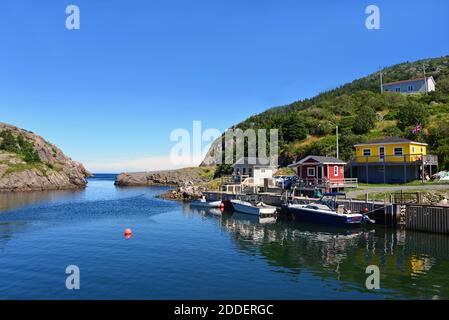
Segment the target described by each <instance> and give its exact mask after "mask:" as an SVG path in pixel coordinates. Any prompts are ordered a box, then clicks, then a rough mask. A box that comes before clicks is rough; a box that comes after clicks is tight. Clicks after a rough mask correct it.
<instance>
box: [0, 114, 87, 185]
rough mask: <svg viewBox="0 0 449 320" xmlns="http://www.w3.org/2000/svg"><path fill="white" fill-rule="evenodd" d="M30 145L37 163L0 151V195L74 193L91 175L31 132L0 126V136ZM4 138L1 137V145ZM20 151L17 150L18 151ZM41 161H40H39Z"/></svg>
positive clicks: (21, 155)
mask: <svg viewBox="0 0 449 320" xmlns="http://www.w3.org/2000/svg"><path fill="white" fill-rule="evenodd" d="M4 131H7V132H9V133H11V134H12V136H14V138H18V137H19V136H20V137H22V138H23V139H24V140H25V141H26V143H31V146H32V148H33V149H34V151H33V152H35V153H34V154H36V155H37V156H38V160H37V161H33V162H30V161H27V159H26V158H24V156H23V154H21V153H20V152H11V151H10V150H5V149H3V150H2V148H0V192H3V191H32V190H50V189H73V188H83V187H85V186H86V183H87V182H86V179H85V178H86V177H88V176H90V173H89V172H88V171H87V170H86V169H85V168H84V166H83V165H82V164H80V163H78V162H76V161H73V160H72V159H70V158H69V157H67V156H66V155H65V154H64V153H63V152H62V151H61V150H60V149H59V148H58V147H56V146H55V145H54V144H51V143H49V142H48V141H46V140H45V139H44V138H42V137H40V136H38V135H36V134H34V133H33V132H30V131H27V130H24V129H20V128H18V127H15V126H12V125H9V124H6V123H1V122H0V133H2V132H4ZM3 139H4V138H1V137H0V143H1V142H3ZM17 148H18V149H19V150H20V147H17ZM39 159H40V160H39Z"/></svg>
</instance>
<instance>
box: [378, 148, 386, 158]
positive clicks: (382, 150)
mask: <svg viewBox="0 0 449 320" xmlns="http://www.w3.org/2000/svg"><path fill="white" fill-rule="evenodd" d="M384 160H385V147H379V161H384Z"/></svg>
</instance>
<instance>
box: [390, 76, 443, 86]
mask: <svg viewBox="0 0 449 320" xmlns="http://www.w3.org/2000/svg"><path fill="white" fill-rule="evenodd" d="M429 79H430V80H432V81H433V82H434V83H435V79H433V77H432V76H431V77H426V80H429ZM420 80H421V81H424V78H415V79H409V80H401V81H393V82H387V83H384V84H383V86H389V85H394V84H402V83H407V82H414V81H420Z"/></svg>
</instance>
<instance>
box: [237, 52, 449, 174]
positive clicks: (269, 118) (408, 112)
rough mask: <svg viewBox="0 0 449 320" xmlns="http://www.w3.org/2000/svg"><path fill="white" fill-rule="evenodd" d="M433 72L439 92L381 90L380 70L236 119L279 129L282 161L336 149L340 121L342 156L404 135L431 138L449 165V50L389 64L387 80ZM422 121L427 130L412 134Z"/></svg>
mask: <svg viewBox="0 0 449 320" xmlns="http://www.w3.org/2000/svg"><path fill="white" fill-rule="evenodd" d="M423 64H424V66H425V68H426V75H427V76H433V77H434V78H435V80H436V83H437V90H436V91H435V92H431V93H429V95H425V94H414V95H401V94H398V93H384V94H381V93H380V84H379V83H380V81H379V78H380V77H379V76H380V74H379V72H376V73H373V74H371V75H369V76H367V77H364V78H361V79H358V80H355V81H353V82H351V83H348V84H345V85H343V86H341V87H339V88H336V89H334V90H330V91H327V92H323V93H321V94H319V95H317V96H316V97H314V98H311V99H305V100H301V101H295V102H293V103H291V104H288V105H285V106H280V107H275V108H272V109H269V110H267V111H265V112H263V113H260V114H257V115H254V116H252V117H250V118H248V119H246V120H245V121H243V122H241V123H239V124H237V125H236V127H238V128H241V129H243V130H246V129H248V128H254V129H260V128H265V129H270V128H278V129H279V146H280V159H279V161H280V165H287V164H289V163H291V162H293V161H295V160H296V159H298V158H302V157H304V156H305V155H308V154H315V155H328V156H331V155H335V142H336V137H335V127H336V126H337V125H338V126H339V130H340V156H341V158H343V159H345V160H348V159H349V158H350V157H351V156H352V155H353V152H354V149H353V145H354V144H356V143H359V142H364V141H367V140H369V139H373V138H379V137H387V136H400V137H405V138H409V139H412V140H417V141H421V142H427V143H428V144H429V148H430V152H431V153H433V154H437V155H438V156H439V158H440V164H441V165H440V167H441V168H449V56H446V57H441V58H433V59H424V60H419V61H415V62H406V63H401V64H398V65H394V66H392V67H388V68H385V69H384V70H383V71H382V72H383V74H384V83H385V82H392V81H399V80H406V79H412V78H417V77H422V76H423V75H422V66H423ZM417 124H421V125H422V126H423V131H422V132H420V133H418V134H413V133H412V132H411V129H412V128H413V127H415V126H416V125H417Z"/></svg>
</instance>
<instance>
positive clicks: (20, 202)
mask: <svg viewBox="0 0 449 320" xmlns="http://www.w3.org/2000/svg"><path fill="white" fill-rule="evenodd" d="M83 192H84V191H83V190H51V191H29V192H0V212H1V211H7V210H11V209H15V208H19V207H23V206H26V205H29V204H38V203H42V202H55V201H57V200H60V199H63V198H64V199H65V198H67V197H77V196H78V195H80V194H81V193H83Z"/></svg>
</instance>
